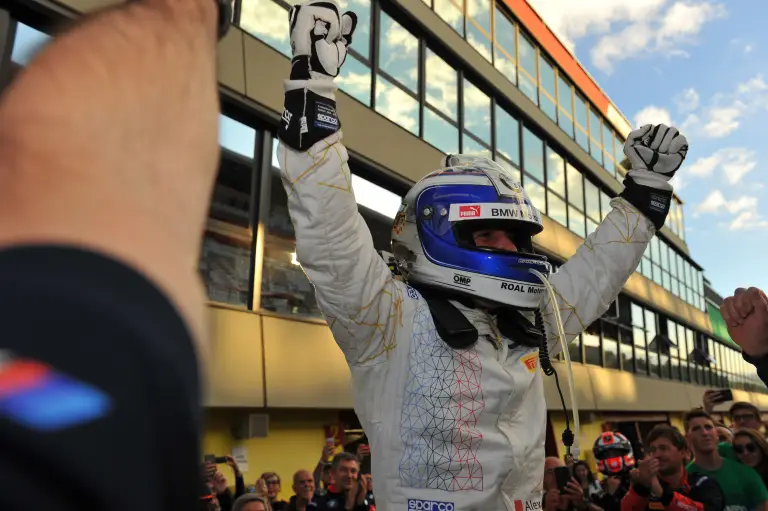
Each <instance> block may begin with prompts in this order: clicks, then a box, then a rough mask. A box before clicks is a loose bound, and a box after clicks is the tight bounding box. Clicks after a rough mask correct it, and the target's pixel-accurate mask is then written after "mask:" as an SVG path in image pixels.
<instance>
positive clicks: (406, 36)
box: [376, 12, 419, 96]
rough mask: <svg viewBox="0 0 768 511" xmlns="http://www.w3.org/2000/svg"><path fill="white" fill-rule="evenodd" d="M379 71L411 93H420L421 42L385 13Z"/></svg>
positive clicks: (382, 15) (382, 18)
mask: <svg viewBox="0 0 768 511" xmlns="http://www.w3.org/2000/svg"><path fill="white" fill-rule="evenodd" d="M379 69H381V70H382V71H384V72H385V73H387V74H388V75H389V76H391V77H392V78H394V79H395V80H397V81H398V82H400V84H402V85H403V86H405V87H406V88H407V89H409V90H410V91H411V92H413V93H416V92H417V91H418V85H419V40H418V39H417V38H416V37H414V36H413V35H412V34H411V33H410V32H408V31H407V30H406V29H404V28H403V27H402V26H400V24H399V23H397V22H396V21H395V20H393V19H392V18H390V17H389V15H387V14H386V13H384V12H382V13H381V34H379ZM376 95H377V96H378V91H377V94H376Z"/></svg>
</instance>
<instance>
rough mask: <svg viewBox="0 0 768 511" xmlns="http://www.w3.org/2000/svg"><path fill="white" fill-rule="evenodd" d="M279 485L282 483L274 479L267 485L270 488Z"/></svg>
mask: <svg viewBox="0 0 768 511" xmlns="http://www.w3.org/2000/svg"><path fill="white" fill-rule="evenodd" d="M278 484H280V481H276V480H274V479H273V480H271V481H267V485H269V486H273V485H278Z"/></svg>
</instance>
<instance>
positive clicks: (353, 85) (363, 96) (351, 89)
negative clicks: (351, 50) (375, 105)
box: [336, 55, 371, 106]
mask: <svg viewBox="0 0 768 511" xmlns="http://www.w3.org/2000/svg"><path fill="white" fill-rule="evenodd" d="M336 83H337V84H338V85H339V88H340V89H341V90H343V91H344V92H346V93H347V94H349V95H350V96H352V97H353V98H355V99H356V100H358V101H359V102H361V103H363V104H364V105H366V106H371V68H369V67H368V66H367V65H365V64H363V63H362V62H360V61H359V60H357V57H355V56H354V55H347V60H346V61H344V65H343V66H341V71H339V76H338V77H337V78H336Z"/></svg>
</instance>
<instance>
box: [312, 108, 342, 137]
mask: <svg viewBox="0 0 768 511" xmlns="http://www.w3.org/2000/svg"><path fill="white" fill-rule="evenodd" d="M314 125H315V126H316V127H318V128H324V129H327V130H337V129H339V118H338V116H337V115H336V110H335V109H334V108H333V105H331V104H328V103H323V102H321V101H318V102H317V103H315V121H314Z"/></svg>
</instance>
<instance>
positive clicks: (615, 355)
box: [603, 321, 632, 369]
mask: <svg viewBox="0 0 768 511" xmlns="http://www.w3.org/2000/svg"><path fill="white" fill-rule="evenodd" d="M618 333H619V329H618V327H617V326H616V325H613V324H611V323H608V322H607V321H604V322H603V356H604V357H605V367H608V368H611V369H619V338H618ZM631 350H632V348H630V359H629V364H632V352H631Z"/></svg>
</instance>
